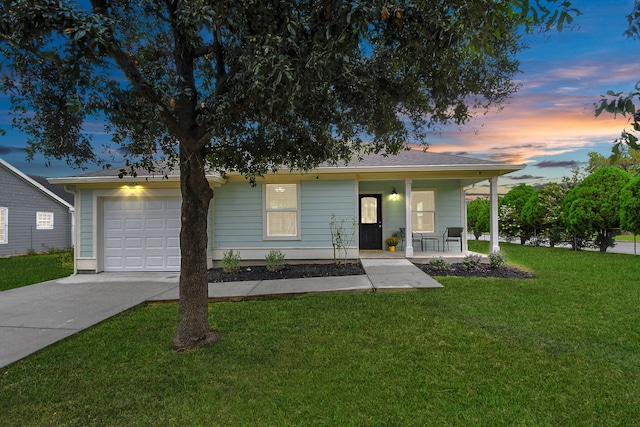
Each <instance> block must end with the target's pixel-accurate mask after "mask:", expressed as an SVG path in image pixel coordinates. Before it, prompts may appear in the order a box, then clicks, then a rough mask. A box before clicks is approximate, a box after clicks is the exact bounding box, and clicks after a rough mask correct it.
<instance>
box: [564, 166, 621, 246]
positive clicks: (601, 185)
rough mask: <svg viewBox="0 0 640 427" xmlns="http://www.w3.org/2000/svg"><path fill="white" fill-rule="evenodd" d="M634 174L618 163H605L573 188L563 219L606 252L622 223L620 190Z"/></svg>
mask: <svg viewBox="0 0 640 427" xmlns="http://www.w3.org/2000/svg"><path fill="white" fill-rule="evenodd" d="M630 179H631V175H630V174H629V173H628V172H625V171H624V170H622V169H620V168H617V167H605V168H600V169H598V170H596V171H595V172H594V173H592V174H591V175H589V176H587V177H586V178H585V179H584V180H583V181H582V182H581V183H580V184H578V185H577V186H576V187H574V188H572V189H571V190H570V191H569V193H567V195H566V197H565V198H564V202H563V205H562V210H563V222H564V223H565V225H566V227H567V229H568V230H569V232H571V233H575V234H577V235H579V236H583V237H585V238H592V236H595V237H593V238H594V240H595V243H596V244H597V245H598V247H599V248H600V251H601V252H605V251H606V250H607V248H608V247H609V246H611V245H613V242H614V241H613V236H615V234H617V232H618V230H616V229H618V228H619V227H620V192H621V190H622V188H623V187H624V186H625V185H627V183H628V182H629V180H630Z"/></svg>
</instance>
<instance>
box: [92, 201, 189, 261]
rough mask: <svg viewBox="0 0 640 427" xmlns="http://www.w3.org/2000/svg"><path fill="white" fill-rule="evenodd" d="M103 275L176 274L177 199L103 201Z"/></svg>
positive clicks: (177, 238) (177, 254)
mask: <svg viewBox="0 0 640 427" xmlns="http://www.w3.org/2000/svg"><path fill="white" fill-rule="evenodd" d="M104 270H105V271H179V270H180V198H179V197H168V198H153V197H128V198H113V199H111V198H109V199H105V200H104Z"/></svg>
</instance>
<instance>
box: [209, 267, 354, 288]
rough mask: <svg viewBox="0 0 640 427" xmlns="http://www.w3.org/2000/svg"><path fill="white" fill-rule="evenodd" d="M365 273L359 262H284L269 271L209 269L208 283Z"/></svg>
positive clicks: (259, 268)
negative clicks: (277, 267)
mask: <svg viewBox="0 0 640 427" xmlns="http://www.w3.org/2000/svg"><path fill="white" fill-rule="evenodd" d="M359 274H365V273H364V269H363V268H362V265H360V263H347V264H343V265H339V266H338V265H335V264H286V265H285V266H284V268H283V269H282V270H280V271H276V272H273V273H272V272H269V271H267V267H265V266H256V265H253V266H250V267H240V270H239V271H238V272H237V273H225V272H223V271H222V268H213V269H211V270H209V273H208V276H207V277H208V278H209V283H221V282H240V281H245V280H275V279H302V278H306V277H329V276H355V275H359Z"/></svg>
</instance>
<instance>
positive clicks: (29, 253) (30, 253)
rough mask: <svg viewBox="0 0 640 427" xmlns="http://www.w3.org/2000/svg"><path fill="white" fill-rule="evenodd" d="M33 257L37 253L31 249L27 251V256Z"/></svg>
mask: <svg viewBox="0 0 640 427" xmlns="http://www.w3.org/2000/svg"><path fill="white" fill-rule="evenodd" d="M35 255H38V252H36V250H35V249H33V248H29V249H27V256H35Z"/></svg>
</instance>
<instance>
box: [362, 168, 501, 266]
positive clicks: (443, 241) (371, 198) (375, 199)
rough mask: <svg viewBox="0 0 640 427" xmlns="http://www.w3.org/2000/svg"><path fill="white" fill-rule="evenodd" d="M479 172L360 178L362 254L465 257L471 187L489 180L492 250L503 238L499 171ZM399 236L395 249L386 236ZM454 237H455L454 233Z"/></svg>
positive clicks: (365, 255) (410, 257) (497, 246)
mask: <svg viewBox="0 0 640 427" xmlns="http://www.w3.org/2000/svg"><path fill="white" fill-rule="evenodd" d="M487 175H490V174H489V173H486V172H485V171H476V172H475V175H474V176H473V177H469V176H467V177H452V178H448V179H443V178H431V177H420V178H418V177H416V178H405V179H403V180H373V179H372V180H367V181H360V182H359V183H358V194H359V203H358V211H357V217H358V218H359V224H358V227H359V229H358V234H359V242H358V243H359V245H358V249H359V257H360V258H381V257H385V258H409V259H432V258H439V257H443V258H452V259H456V258H458V259H459V258H464V257H465V256H467V255H469V254H471V252H469V251H468V246H467V227H466V225H467V209H466V191H467V189H468V188H470V186H472V185H474V184H477V183H479V182H482V181H489V190H490V193H489V198H490V206H491V211H490V236H489V238H490V243H491V252H496V251H499V250H500V246H499V243H498V175H497V174H496V175H495V176H487ZM391 236H394V237H397V238H398V240H399V241H400V242H399V245H398V246H397V247H396V251H395V252H390V251H389V250H388V245H387V244H385V242H386V240H387V239H388V238H389V237H391ZM452 237H453V238H452Z"/></svg>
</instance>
